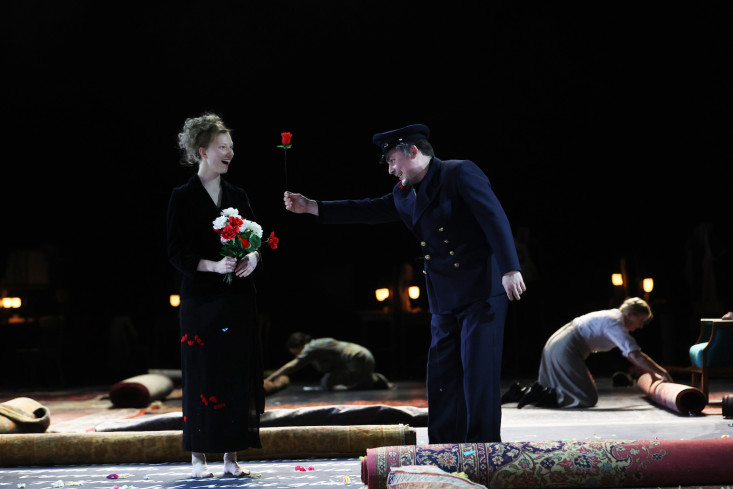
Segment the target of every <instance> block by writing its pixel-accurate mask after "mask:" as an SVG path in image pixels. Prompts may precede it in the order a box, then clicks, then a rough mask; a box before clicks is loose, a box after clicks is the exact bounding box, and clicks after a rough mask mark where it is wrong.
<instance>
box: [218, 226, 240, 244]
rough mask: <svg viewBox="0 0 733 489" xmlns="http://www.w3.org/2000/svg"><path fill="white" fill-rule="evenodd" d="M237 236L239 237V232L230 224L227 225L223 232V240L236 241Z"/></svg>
mask: <svg viewBox="0 0 733 489" xmlns="http://www.w3.org/2000/svg"><path fill="white" fill-rule="evenodd" d="M236 235H237V231H236V230H235V229H234V228H233V227H232V226H231V225H230V224H227V225H226V226H224V227H223V228H222V230H221V237H222V239H226V240H230V239H234V237H235V236H236Z"/></svg>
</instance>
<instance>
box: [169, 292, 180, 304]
mask: <svg viewBox="0 0 733 489" xmlns="http://www.w3.org/2000/svg"><path fill="white" fill-rule="evenodd" d="M170 302H171V306H173V307H178V306H180V305H181V296H180V295H178V294H171V297H170Z"/></svg>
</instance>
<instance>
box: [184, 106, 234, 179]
mask: <svg viewBox="0 0 733 489" xmlns="http://www.w3.org/2000/svg"><path fill="white" fill-rule="evenodd" d="M223 132H225V133H230V132H231V130H230V129H229V128H228V127H226V126H225V125H224V121H222V120H221V117H219V116H218V115H216V114H211V113H206V114H204V115H202V116H201V117H191V118H190V119H186V122H185V123H184V124H183V130H182V131H181V132H180V133H178V147H179V148H180V150H181V153H182V154H183V157H182V158H181V164H182V165H186V166H195V165H197V164H198V163H199V161H200V160H201V156H200V155H199V148H200V147H202V146H203V147H204V148H205V147H207V146H208V145H209V144H210V143H211V141H213V140H214V139H216V136H218V135H219V134H221V133H223Z"/></svg>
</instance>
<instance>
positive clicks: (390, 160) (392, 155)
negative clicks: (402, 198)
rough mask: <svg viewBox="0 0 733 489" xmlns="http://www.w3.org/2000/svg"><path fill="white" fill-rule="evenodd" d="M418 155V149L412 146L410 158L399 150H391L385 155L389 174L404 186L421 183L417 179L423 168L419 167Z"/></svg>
mask: <svg viewBox="0 0 733 489" xmlns="http://www.w3.org/2000/svg"><path fill="white" fill-rule="evenodd" d="M417 153H418V152H417V148H416V147H415V146H410V149H409V154H408V156H405V155H404V153H403V152H402V150H401V149H399V148H394V149H391V150H389V152H388V153H387V154H386V155H384V159H385V161H386V162H387V168H388V171H389V174H390V175H394V176H396V177H397V178H398V179H399V180H401V181H402V185H404V186H409V185H414V184H416V183H419V180H416V177H417V176H418V174H419V173H420V172H421V171H422V168H421V167H420V166H419V165H418V161H417Z"/></svg>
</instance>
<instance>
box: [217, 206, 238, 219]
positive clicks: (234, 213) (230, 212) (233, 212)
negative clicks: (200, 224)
mask: <svg viewBox="0 0 733 489" xmlns="http://www.w3.org/2000/svg"><path fill="white" fill-rule="evenodd" d="M221 215H222V216H226V217H230V216H236V217H239V211H238V210H237V209H235V208H234V207H230V208H228V209H224V210H223V211H221Z"/></svg>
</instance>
